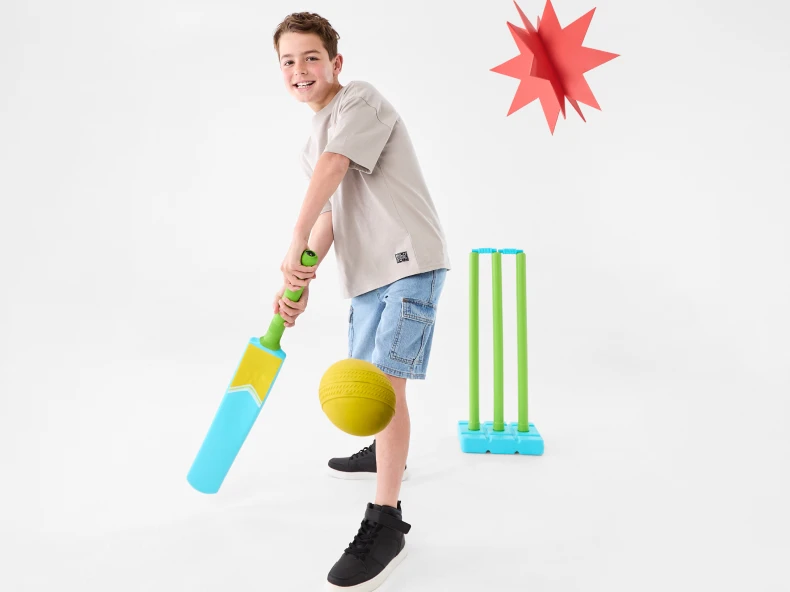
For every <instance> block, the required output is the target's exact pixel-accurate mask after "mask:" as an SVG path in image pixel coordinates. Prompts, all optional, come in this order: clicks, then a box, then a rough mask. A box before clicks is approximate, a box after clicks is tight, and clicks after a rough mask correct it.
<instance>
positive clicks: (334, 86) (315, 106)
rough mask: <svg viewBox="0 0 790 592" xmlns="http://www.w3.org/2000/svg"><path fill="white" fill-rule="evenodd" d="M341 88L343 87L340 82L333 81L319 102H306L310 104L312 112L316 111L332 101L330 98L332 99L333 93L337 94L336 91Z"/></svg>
mask: <svg viewBox="0 0 790 592" xmlns="http://www.w3.org/2000/svg"><path fill="white" fill-rule="evenodd" d="M341 88H343V85H342V84H340V82H338V81H335V82H334V83H333V84H332V87H331V89H330V90H329V92H328V93H327V94H326V96H325V97H324V98H323V100H322V101H321V102H320V103H308V104H309V105H310V108H311V109H312V110H313V112H314V113H318V112H319V111H320V110H321V109H323V108H324V107H326V106H327V105H328V104H329V103H331V102H332V99H334V98H335V95H337V93H339V92H340V89H341Z"/></svg>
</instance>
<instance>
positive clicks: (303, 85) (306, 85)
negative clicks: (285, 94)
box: [294, 80, 315, 88]
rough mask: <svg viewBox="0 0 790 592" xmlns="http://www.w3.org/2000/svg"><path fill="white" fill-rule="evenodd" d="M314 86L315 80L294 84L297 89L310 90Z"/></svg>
mask: <svg viewBox="0 0 790 592" xmlns="http://www.w3.org/2000/svg"><path fill="white" fill-rule="evenodd" d="M313 84H315V80H312V81H310V82H297V83H296V84H294V86H295V87H296V88H310V87H311V86H313Z"/></svg>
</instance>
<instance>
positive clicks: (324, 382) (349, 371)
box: [318, 358, 395, 436]
mask: <svg viewBox="0 0 790 592" xmlns="http://www.w3.org/2000/svg"><path fill="white" fill-rule="evenodd" d="M318 398H319V400H320V401H321V409H322V410H323V411H324V414H325V415H326V416H327V417H328V418H329V421H331V422H332V423H333V424H334V425H335V426H336V427H338V428H340V429H341V430H343V431H344V432H346V433H348V434H351V435H353V436H372V435H375V434H378V433H379V432H380V431H381V430H383V429H384V428H385V427H387V425H388V424H389V422H390V420H392V417H393V416H394V415H395V391H394V390H393V388H392V383H391V382H390V381H389V379H388V378H387V375H386V374H384V372H382V371H381V370H380V369H379V368H378V367H376V366H374V365H373V364H371V363H370V362H366V361H364V360H357V359H354V358H349V359H345V360H341V361H339V362H335V363H334V364H332V365H331V366H330V367H329V368H328V369H327V370H326V372H324V375H323V376H322V377H321V383H320V385H319V387H318Z"/></svg>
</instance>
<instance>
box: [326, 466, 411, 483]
mask: <svg viewBox="0 0 790 592" xmlns="http://www.w3.org/2000/svg"><path fill="white" fill-rule="evenodd" d="M326 472H327V474H328V475H329V476H330V477H334V478H335V479H345V480H346V481H374V480H375V479H376V473H368V472H367V471H356V472H346V471H338V470H337V469H333V468H332V467H330V466H327V467H326ZM408 478H409V469H408V468H407V469H406V470H404V471H403V478H402V479H401V481H406V480H408Z"/></svg>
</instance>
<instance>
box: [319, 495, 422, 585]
mask: <svg viewBox="0 0 790 592" xmlns="http://www.w3.org/2000/svg"><path fill="white" fill-rule="evenodd" d="M410 529H411V525H410V524H406V523H405V522H404V521H403V515H402V513H401V505H400V501H399V502H398V507H397V508H392V507H390V506H379V505H378V504H368V505H367V509H366V510H365V518H364V519H363V520H362V525H361V526H360V527H359V531H358V532H357V535H356V536H355V537H354V540H353V541H351V543H350V544H349V546H348V547H347V548H346V549H345V551H343V555H342V556H341V557H340V559H338V560H337V563H335V565H334V566H333V567H332V569H331V570H330V572H329V575H328V576H327V578H326V579H327V585H326V589H327V590H342V591H343V592H372V590H376V589H377V588H378V587H379V586H381V584H383V583H384V580H386V579H387V577H388V576H389V575H390V574H391V573H392V570H394V569H395V568H396V567H397V566H398V564H400V562H401V561H403V559H404V557H406V536H405V535H406V533H408V532H409V530H410Z"/></svg>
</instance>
